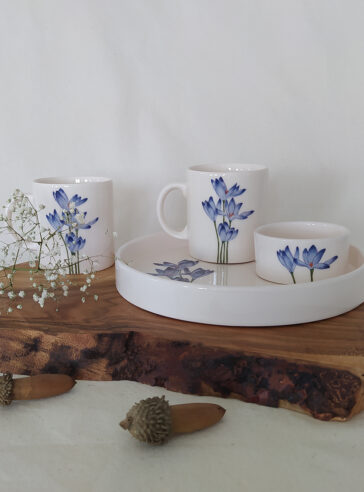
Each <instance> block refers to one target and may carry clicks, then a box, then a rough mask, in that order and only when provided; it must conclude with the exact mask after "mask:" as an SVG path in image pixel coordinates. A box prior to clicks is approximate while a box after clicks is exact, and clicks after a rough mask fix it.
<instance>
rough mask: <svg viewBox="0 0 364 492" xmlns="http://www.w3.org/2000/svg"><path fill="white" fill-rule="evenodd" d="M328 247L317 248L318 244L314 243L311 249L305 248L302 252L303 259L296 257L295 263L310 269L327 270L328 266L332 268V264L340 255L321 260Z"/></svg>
mask: <svg viewBox="0 0 364 492" xmlns="http://www.w3.org/2000/svg"><path fill="white" fill-rule="evenodd" d="M325 251H326V248H323V249H321V250H320V251H318V250H317V248H316V246H315V245H314V244H313V245H312V246H311V247H310V249H307V248H305V249H304V250H303V252H302V258H303V261H302V260H300V259H299V258H297V259H295V263H296V264H297V265H299V266H302V267H306V268H308V269H309V270H315V269H318V270H325V269H326V268H330V265H331V264H332V263H334V261H336V260H337V259H338V256H333V257H332V258H330V259H329V260H326V261H323V262H321V259H322V257H323V256H324V254H325Z"/></svg>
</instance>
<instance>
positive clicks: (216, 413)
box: [120, 396, 225, 444]
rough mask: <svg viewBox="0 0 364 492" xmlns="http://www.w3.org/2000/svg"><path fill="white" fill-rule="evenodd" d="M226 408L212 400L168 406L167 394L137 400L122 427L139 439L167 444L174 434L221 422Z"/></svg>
mask: <svg viewBox="0 0 364 492" xmlns="http://www.w3.org/2000/svg"><path fill="white" fill-rule="evenodd" d="M224 414H225V409H224V408H222V407H220V405H215V404H213V403H187V404H183V405H169V403H168V401H167V400H165V397H164V396H162V397H161V398H159V397H158V396H155V397H153V398H147V399H146V400H141V401H140V402H139V403H135V405H133V406H132V408H131V409H130V410H129V411H128V413H127V415H126V418H125V420H123V421H122V422H120V426H121V427H122V428H123V429H125V430H128V431H129V432H130V434H131V435H132V436H133V437H135V438H136V439H138V440H139V441H143V442H147V443H148V444H164V443H165V442H167V441H168V439H169V438H170V437H171V436H172V435H175V434H185V433H189V432H195V431H198V430H202V429H206V428H207V427H210V426H211V425H214V424H216V423H217V422H219V421H220V420H221V419H222V417H223V416H224Z"/></svg>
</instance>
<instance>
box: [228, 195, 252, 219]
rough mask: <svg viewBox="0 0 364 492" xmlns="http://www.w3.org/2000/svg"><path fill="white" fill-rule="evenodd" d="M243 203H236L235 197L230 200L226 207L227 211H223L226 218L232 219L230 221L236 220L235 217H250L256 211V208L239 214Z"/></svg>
mask: <svg viewBox="0 0 364 492" xmlns="http://www.w3.org/2000/svg"><path fill="white" fill-rule="evenodd" d="M242 205H243V204H242V203H235V200H234V198H232V199H231V200H230V201H229V202H228V204H227V206H226V209H225V212H222V213H223V215H225V216H226V218H227V219H228V220H230V222H231V221H233V220H235V219H238V220H245V219H247V218H248V217H249V215H251V214H253V213H254V210H249V211H247V212H243V213H241V214H239V211H240V208H241V206H242Z"/></svg>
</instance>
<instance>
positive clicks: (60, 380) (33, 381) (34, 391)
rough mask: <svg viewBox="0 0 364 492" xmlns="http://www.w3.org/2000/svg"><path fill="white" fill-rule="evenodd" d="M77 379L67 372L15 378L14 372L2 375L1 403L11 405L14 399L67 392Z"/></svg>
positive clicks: (49, 395)
mask: <svg viewBox="0 0 364 492" xmlns="http://www.w3.org/2000/svg"><path fill="white" fill-rule="evenodd" d="M75 384H76V381H75V380H74V379H73V378H71V377H70V376H67V375H66V374H39V375H37V376H30V377H27V378H18V379H13V376H12V374H10V373H9V372H7V373H5V374H4V375H3V376H2V377H0V405H2V406H7V405H10V404H11V402H12V401H13V400H35V399H37V398H48V397H51V396H57V395H61V394H63V393H66V392H67V391H69V390H70V389H72V388H73V386H74V385H75Z"/></svg>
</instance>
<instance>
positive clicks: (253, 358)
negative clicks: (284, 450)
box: [0, 268, 364, 420]
mask: <svg viewBox="0 0 364 492" xmlns="http://www.w3.org/2000/svg"><path fill="white" fill-rule="evenodd" d="M17 288H18V289H20V288H23V289H25V290H26V292H27V293H28V295H27V296H26V297H25V299H24V301H23V309H22V311H15V312H13V313H11V314H9V315H5V316H4V315H2V316H0V371H2V372H3V371H11V372H14V373H17V374H38V373H45V372H52V373H65V374H69V375H71V376H73V377H75V378H77V379H94V380H111V379H115V380H119V379H128V380H133V381H139V382H142V383H147V384H150V385H157V386H163V387H165V388H167V389H169V390H173V391H181V392H184V393H191V394H200V395H217V396H223V397H233V398H239V399H241V400H244V401H248V402H254V403H259V404H263V405H268V406H272V407H286V408H290V409H294V410H299V411H301V412H305V413H307V414H310V415H312V416H314V417H316V418H319V419H322V420H347V419H348V418H350V417H351V416H352V415H354V414H355V413H357V412H359V411H360V410H362V408H363V400H364V398H363V396H364V391H363V380H364V305H362V306H360V307H359V308H357V309H356V310H354V311H352V312H350V313H347V314H345V315H343V316H339V317H336V318H332V319H329V320H325V321H321V322H315V323H309V324H304V325H295V326H284V327H273V328H272V327H269V328H249V327H244V328H240V327H226V326H224V327H220V326H212V325H203V324H198V323H188V322H184V321H178V320H173V319H170V318H164V317H162V316H158V315H155V314H152V313H149V312H146V311H143V310H141V309H139V308H137V307H135V306H133V305H131V304H130V303H128V302H127V301H125V300H124V299H123V298H122V297H120V295H119V294H118V293H117V291H116V288H115V284H114V269H113V268H110V269H108V270H104V271H103V272H99V273H98V274H97V276H96V279H95V282H94V287H93V291H94V292H96V293H97V294H98V295H99V300H98V302H95V301H93V299H92V298H91V299H88V300H87V302H86V303H85V304H82V303H81V301H80V295H79V285H77V282H76V285H75V287H74V291H73V292H72V291H71V292H70V295H69V296H68V297H67V298H64V299H63V300H62V304H61V305H60V310H59V312H56V311H55V305H54V304H53V303H50V304H48V305H46V306H45V308H44V309H41V308H40V307H39V306H38V305H36V304H35V303H34V302H33V300H32V299H31V294H30V292H29V289H28V286H27V283H26V278H25V277H23V278H21V279H20V280H19V281H18V284H17ZM3 303H4V301H3V300H2V301H0V311H2V312H3V311H4V305H3Z"/></svg>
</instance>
